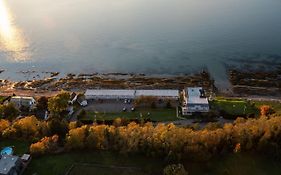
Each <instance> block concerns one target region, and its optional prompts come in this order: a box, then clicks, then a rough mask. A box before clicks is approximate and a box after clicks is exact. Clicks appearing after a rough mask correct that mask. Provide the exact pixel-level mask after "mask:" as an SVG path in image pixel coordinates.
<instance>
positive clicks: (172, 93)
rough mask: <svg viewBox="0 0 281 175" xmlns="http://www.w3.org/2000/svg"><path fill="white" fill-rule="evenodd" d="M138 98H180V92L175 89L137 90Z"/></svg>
mask: <svg viewBox="0 0 281 175" xmlns="http://www.w3.org/2000/svg"><path fill="white" fill-rule="evenodd" d="M136 96H154V97H176V98H177V97H179V91H178V90H173V89H167V90H166V89H154V90H136Z"/></svg>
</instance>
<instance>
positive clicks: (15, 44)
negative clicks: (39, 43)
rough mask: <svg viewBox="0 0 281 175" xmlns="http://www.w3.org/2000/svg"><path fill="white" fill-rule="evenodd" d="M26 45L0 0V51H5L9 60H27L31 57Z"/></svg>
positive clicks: (4, 4)
mask: <svg viewBox="0 0 281 175" xmlns="http://www.w3.org/2000/svg"><path fill="white" fill-rule="evenodd" d="M28 46H29V45H28V43H27V41H26V39H25V38H24V37H23V34H22V32H21V30H20V29H18V28H17V26H15V25H14V24H13V17H12V15H11V13H10V12H9V9H8V8H7V6H6V3H5V0H0V52H4V53H6V54H7V55H8V60H9V61H13V62H21V61H27V60H29V59H30V58H31V56H30V53H29V52H28V51H27V48H28Z"/></svg>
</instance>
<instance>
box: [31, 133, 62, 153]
mask: <svg viewBox="0 0 281 175" xmlns="http://www.w3.org/2000/svg"><path fill="white" fill-rule="evenodd" d="M58 139H59V136H58V135H53V136H51V137H44V138H42V139H41V140H40V141H39V142H36V143H33V144H31V145H30V153H31V154H33V155H43V154H45V153H51V152H54V151H56V150H57V149H58Z"/></svg>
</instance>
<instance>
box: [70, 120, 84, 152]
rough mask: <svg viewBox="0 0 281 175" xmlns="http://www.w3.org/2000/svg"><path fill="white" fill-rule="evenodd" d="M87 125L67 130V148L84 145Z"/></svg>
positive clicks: (80, 147) (79, 147) (77, 147)
mask: <svg viewBox="0 0 281 175" xmlns="http://www.w3.org/2000/svg"><path fill="white" fill-rule="evenodd" d="M86 131H87V126H86V125H84V126H82V127H80V128H74V129H71V130H69V133H68V134H67V136H66V148H67V149H82V148H84V146H85V138H86Z"/></svg>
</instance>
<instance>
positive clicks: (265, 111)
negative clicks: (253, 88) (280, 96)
mask: <svg viewBox="0 0 281 175" xmlns="http://www.w3.org/2000/svg"><path fill="white" fill-rule="evenodd" d="M270 111H271V107H270V106H268V105H262V106H261V107H260V113H261V115H262V116H267V115H268V114H269V113H270Z"/></svg>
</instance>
